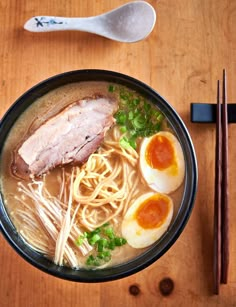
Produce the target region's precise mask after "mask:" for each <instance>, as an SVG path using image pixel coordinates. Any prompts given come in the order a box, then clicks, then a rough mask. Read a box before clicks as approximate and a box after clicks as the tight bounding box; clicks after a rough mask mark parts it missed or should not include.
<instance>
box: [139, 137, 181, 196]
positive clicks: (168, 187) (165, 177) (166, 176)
mask: <svg viewBox="0 0 236 307" xmlns="http://www.w3.org/2000/svg"><path fill="white" fill-rule="evenodd" d="M156 135H160V136H164V137H166V138H167V139H168V140H169V142H170V143H171V145H172V147H173V148H174V156H175V163H176V165H175V166H173V165H172V166H170V167H168V168H166V169H164V170H159V169H155V168H152V167H150V166H149V164H148V163H147V161H146V158H145V152H146V149H147V146H148V144H149V142H150V141H151V139H152V138H153V137H154V136H155V135H154V136H151V137H149V138H144V140H143V142H142V144H141V148H140V160H139V165H140V170H141V173H142V176H143V178H144V179H145V181H146V182H147V184H148V185H149V187H150V188H151V189H152V190H154V191H157V192H160V193H166V194H169V193H171V192H173V191H175V190H177V189H178V188H179V187H180V185H181V184H182V182H183V180H184V175H185V161H184V154H183V150H182V148H181V145H180V143H179V141H178V140H177V138H176V137H175V136H174V135H173V134H172V133H170V132H168V131H161V132H158V133H157V134H156ZM173 168H174V171H173Z"/></svg>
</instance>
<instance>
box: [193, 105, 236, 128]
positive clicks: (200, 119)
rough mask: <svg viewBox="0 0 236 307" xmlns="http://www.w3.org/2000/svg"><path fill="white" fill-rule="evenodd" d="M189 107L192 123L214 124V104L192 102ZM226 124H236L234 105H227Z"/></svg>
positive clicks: (235, 107)
mask: <svg viewBox="0 0 236 307" xmlns="http://www.w3.org/2000/svg"><path fill="white" fill-rule="evenodd" d="M190 106H191V122H192V123H216V104H213V103H195V102H192V103H191V105H190ZM221 107H222V106H221ZM228 123H236V103H230V104H228Z"/></svg>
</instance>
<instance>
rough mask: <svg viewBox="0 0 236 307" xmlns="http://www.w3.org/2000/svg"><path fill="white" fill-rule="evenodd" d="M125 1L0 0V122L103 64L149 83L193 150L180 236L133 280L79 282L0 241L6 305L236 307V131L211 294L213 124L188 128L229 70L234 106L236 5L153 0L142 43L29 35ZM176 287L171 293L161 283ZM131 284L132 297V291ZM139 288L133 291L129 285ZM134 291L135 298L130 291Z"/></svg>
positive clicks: (235, 130) (0, 288) (233, 129)
mask: <svg viewBox="0 0 236 307" xmlns="http://www.w3.org/2000/svg"><path fill="white" fill-rule="evenodd" d="M126 2H128V1H124V0H90V1H82V0H69V1H68V0H60V1H58V0H57V1H56V0H50V1H48V0H40V1H39V0H31V1H26V0H0V21H1V23H0V46H1V47H0V118H1V117H2V116H3V114H4V112H5V111H6V110H7V109H8V108H9V107H10V106H11V104H12V103H13V102H14V101H15V100H16V99H17V98H18V97H19V96H20V95H21V94H22V93H23V92H24V91H26V90H27V89H29V88H30V87H32V86H33V85H35V84H36V83H38V82H39V81H42V80H44V79H46V78H48V77H50V76H52V75H55V74H57V73H61V72H65V71H69V70H75V69H82V68H101V69H109V70H114V71H118V72H122V73H125V74H128V75H130V76H133V77H135V78H137V79H139V80H141V81H144V82H146V83H147V84H149V85H151V86H152V87H153V88H154V89H155V90H157V91H158V92H159V93H160V94H161V95H162V96H163V97H164V98H166V99H167V101H169V102H170V103H171V104H172V106H173V107H174V108H175V109H176V110H177V112H178V113H179V114H180V116H181V117H182V118H183V120H184V122H185V124H186V126H187V127H188V129H189V132H190V135H191V137H192V140H193V143H194V145H195V149H196V154H197V158H198V169H199V186H198V193H197V198H196V202H195V207H194V209H193V212H192V214H191V217H190V219H189V222H188V224H187V226H186V228H185V229H184V231H183V233H182V234H181V236H180V237H179V239H178V240H177V242H176V243H175V244H174V245H173V247H172V248H171V249H170V250H169V251H168V252H167V253H166V254H165V255H164V256H162V257H161V259H159V260H158V261H157V262H156V263H154V264H152V265H151V266H150V267H148V268H146V269H145V270H143V271H142V272H139V273H136V274H134V275H132V276H130V277H127V278H124V279H121V280H118V281H112V282H107V283H102V284H82V283H74V282H69V281H64V280H61V279H58V278H54V277H52V276H48V275H46V274H45V273H43V272H41V271H39V270H38V269H36V268H34V267H32V266H31V265H30V264H28V263H27V262H25V261H24V260H23V259H22V258H20V257H19V256H18V254H17V253H16V252H15V251H14V250H13V249H12V247H11V246H9V244H8V243H7V242H6V240H5V239H4V238H3V236H2V235H0V306H1V307H8V306H9V307H15V306H17V307H18V306H19V307H23V306H27V307H28V306H47V307H53V306H60V307H61V306H63V307H67V306H82V307H84V306H88V307H93V306H98V307H107V306H112V307H117V306H122V307H125V306H130V307H132V306H140V307H141V306H142V307H145V306H147V307H152V306H234V307H235V306H236V223H235V221H236V192H235V191H236V190H235V184H236V159H235V158H236V146H235V139H236V126H235V125H233V124H231V125H230V126H229V163H230V171H229V181H230V187H229V193H230V199H229V207H230V264H229V280H228V284H227V285H222V286H221V288H220V295H219V296H215V295H213V294H212V293H213V292H212V291H213V273H212V259H213V253H212V250H213V208H214V205H213V203H214V190H213V188H214V186H213V184H214V146H215V139H214V137H215V127H214V125H213V124H204V125H202V124H192V123H191V122H190V103H191V102H214V101H216V85H217V79H221V78H222V70H223V68H226V70H227V74H228V99H229V102H236V1H235V0H218V1H216V0H159V1H154V0H153V1H148V2H149V3H150V4H152V5H153V6H154V8H155V9H156V11H157V23H156V25H155V28H154V30H153V32H152V34H151V35H150V36H149V37H148V38H147V39H146V40H144V41H141V42H138V43H134V44H125V43H117V42H113V41H110V40H107V39H105V38H102V37H98V36H95V35H93V34H88V33H81V32H57V33H45V34H44V33H39V34H37V33H30V32H27V31H25V30H24V29H23V25H24V23H25V21H26V20H27V19H29V18H30V17H32V16H35V15H58V16H72V17H75V16H81V17H85V16H92V15H96V14H100V13H103V12H105V11H107V10H110V9H113V8H114V7H116V6H119V5H121V4H124V3H126ZM167 277H168V278H170V279H171V280H173V282H174V289H173V291H172V293H171V294H170V295H169V296H163V295H162V294H161V292H160V290H159V284H160V282H161V280H163V279H164V278H167ZM132 285H135V286H136V288H135V290H137V289H138V290H139V291H136V292H135V291H134V292H135V293H133V292H132V291H131V292H132V293H133V294H132V293H130V287H131V286H132ZM132 289H134V288H132ZM134 294H137V295H134Z"/></svg>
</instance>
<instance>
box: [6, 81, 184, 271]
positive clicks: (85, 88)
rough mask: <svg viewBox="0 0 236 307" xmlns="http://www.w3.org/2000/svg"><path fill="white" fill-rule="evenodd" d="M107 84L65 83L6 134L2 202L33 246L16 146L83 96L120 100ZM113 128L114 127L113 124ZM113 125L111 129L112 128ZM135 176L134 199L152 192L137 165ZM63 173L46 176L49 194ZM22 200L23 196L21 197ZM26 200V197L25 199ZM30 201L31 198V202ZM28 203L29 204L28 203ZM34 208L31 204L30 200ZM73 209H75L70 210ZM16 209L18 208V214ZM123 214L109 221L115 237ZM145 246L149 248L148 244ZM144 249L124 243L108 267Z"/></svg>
mask: <svg viewBox="0 0 236 307" xmlns="http://www.w3.org/2000/svg"><path fill="white" fill-rule="evenodd" d="M108 87H109V84H108V83H107V82H80V83H72V84H68V85H65V86H62V87H60V88H58V89H56V90H53V91H51V92H49V93H47V94H46V95H44V96H43V97H41V98H39V99H37V100H36V101H35V102H34V103H33V104H32V105H31V106H30V107H29V108H28V109H27V110H26V111H25V112H24V113H23V114H22V115H21V116H20V118H19V119H18V120H17V122H16V123H15V125H14V126H13V127H12V129H11V132H10V134H9V137H8V139H7V141H6V143H5V146H4V150H3V152H2V156H1V159H2V163H1V168H2V169H1V185H2V192H3V196H4V202H5V205H6V208H7V210H8V212H9V215H10V218H11V219H12V222H13V224H14V225H15V227H16V229H17V231H18V232H19V233H20V234H21V236H22V237H23V239H24V240H25V241H26V243H27V244H29V245H30V246H31V247H32V244H30V243H29V242H28V241H30V240H29V238H30V236H28V234H27V232H28V227H29V226H28V224H27V221H26V220H24V219H23V220H19V212H20V211H19V210H22V211H24V210H27V209H26V208H25V206H24V204H23V203H21V202H20V201H19V199H22V190H21V189H19V182H21V180H20V179H18V178H16V177H14V176H12V173H11V170H10V165H11V163H12V159H13V152H14V150H15V149H16V148H17V146H18V144H19V142H22V140H23V139H25V138H27V136H28V135H29V134H30V133H32V132H33V131H34V130H35V129H37V128H38V127H39V126H40V125H42V124H43V123H44V122H45V121H46V120H47V119H48V118H50V117H52V116H54V115H55V114H57V113H58V112H60V110H63V109H64V108H65V107H66V106H68V105H70V104H72V103H74V102H75V101H78V100H80V99H83V98H84V97H92V96H94V94H99V95H104V96H109V97H112V98H114V99H119V92H117V91H114V92H113V91H108ZM167 127H169V125H166V122H164V124H163V125H162V129H164V130H170V131H171V129H170V128H167ZM113 128H114V127H113ZM113 128H112V129H113ZM112 129H111V130H110V131H108V132H107V135H106V138H108V139H109V137H110V134H111V133H112ZM139 147H140V140H138V142H137V152H139ZM72 168H73V167H72V166H71V165H68V166H65V167H64V168H63V169H64V170H65V173H66V174H70V173H71V172H72ZM136 171H137V173H136V175H135V176H136V177H138V178H141V179H140V182H139V186H138V187H137V190H138V193H137V195H136V198H137V197H138V196H140V195H143V194H145V193H147V192H150V191H152V190H151V189H150V187H149V186H148V185H147V183H146V182H145V180H144V179H143V178H142V174H141V172H140V169H139V168H138V167H137V169H136ZM61 176H62V169H61V168H60V167H57V168H56V169H54V170H52V171H50V172H49V173H48V174H46V175H45V185H46V187H47V189H48V191H49V193H50V194H51V195H52V196H55V197H58V195H59V194H60V184H59V183H60V180H61V179H60V178H61ZM22 182H23V184H24V185H26V184H27V183H29V182H31V179H29V180H28V182H25V181H22ZM183 186H184V185H183V184H182V185H181V186H180V187H179V188H178V189H177V190H176V191H174V192H172V193H170V195H169V196H170V197H171V198H172V200H173V203H174V215H173V218H172V220H174V218H175V216H176V214H177V211H178V209H179V206H180V203H181V199H182V197H183ZM23 199H24V197H23ZM27 201H29V200H27ZM31 202H32V201H31ZM30 206H31V205H30ZM32 208H33V203H32ZM73 210H75V209H73ZM78 210H79V209H78ZM17 211H19V212H18V213H17ZM33 216H34V218H35V220H34V221H33V224H34V228H35V232H36V233H37V237H38V240H39V241H40V238H41V239H42V240H43V241H44V246H46V245H47V246H48V253H45V255H46V256H47V257H49V258H51V259H52V260H54V251H55V242H54V241H50V240H49V239H48V238H47V236H44V231H45V229H44V226H43V225H42V222H41V221H40V219H39V218H38V217H37V214H36V213H35V214H33ZM122 219H123V216H122V214H120V215H118V216H117V218H116V219H115V223H113V222H111V224H112V226H113V227H114V231H115V232H116V235H117V236H122V233H121V226H120V224H121V222H122ZM75 223H78V227H80V228H81V231H82V232H83V231H87V229H86V227H83V226H82V227H81V225H79V217H78V216H75ZM68 240H69V241H71V242H70V243H71V246H73V250H74V253H75V255H76V257H77V258H78V264H79V265H78V267H76V269H78V268H79V267H84V266H86V265H85V259H86V257H87V255H86V256H83V255H82V254H81V252H80V250H79V249H78V247H77V246H76V244H74V242H73V239H71V238H69V239H68ZM147 248H148V247H147ZM147 248H133V247H131V246H130V245H129V244H125V245H123V246H120V247H118V248H116V249H115V250H113V251H111V253H112V258H111V261H110V262H109V263H108V266H112V265H116V264H119V263H123V262H125V261H128V260H130V259H132V258H133V257H136V256H138V255H139V254H141V253H142V252H143V251H144V250H146V249H147ZM63 265H69V264H68V263H67V260H66V259H64V260H63Z"/></svg>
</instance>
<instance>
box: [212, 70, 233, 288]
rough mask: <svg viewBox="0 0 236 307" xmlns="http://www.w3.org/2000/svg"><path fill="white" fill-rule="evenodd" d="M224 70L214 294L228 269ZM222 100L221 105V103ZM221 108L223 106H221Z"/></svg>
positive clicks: (218, 113) (217, 158)
mask: <svg viewBox="0 0 236 307" xmlns="http://www.w3.org/2000/svg"><path fill="white" fill-rule="evenodd" d="M226 81H227V80H226V71H225V70H223V83H222V96H221V93H220V81H219V80H218V82H217V108H216V153H215V154H216V155H215V204H214V264H213V266H214V293H215V294H219V291H220V284H221V283H223V284H226V283H227V279H228V266H229V235H228V230H229V213H228V108H227V85H226ZM221 101H222V103H221ZM221 105H222V106H221Z"/></svg>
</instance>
